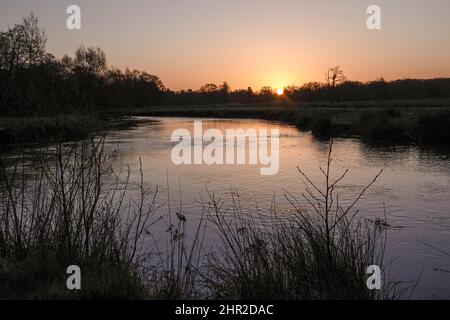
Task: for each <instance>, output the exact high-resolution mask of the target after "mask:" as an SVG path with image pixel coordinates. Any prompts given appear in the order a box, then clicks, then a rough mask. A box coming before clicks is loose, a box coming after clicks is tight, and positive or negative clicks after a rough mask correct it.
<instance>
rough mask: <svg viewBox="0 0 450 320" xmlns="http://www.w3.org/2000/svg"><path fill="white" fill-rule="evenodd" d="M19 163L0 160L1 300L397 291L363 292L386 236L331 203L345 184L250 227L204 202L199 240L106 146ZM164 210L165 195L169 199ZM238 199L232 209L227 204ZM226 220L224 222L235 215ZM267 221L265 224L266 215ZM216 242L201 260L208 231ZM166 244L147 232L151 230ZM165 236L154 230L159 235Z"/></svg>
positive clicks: (238, 214)
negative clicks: (77, 279) (69, 284)
mask: <svg viewBox="0 0 450 320" xmlns="http://www.w3.org/2000/svg"><path fill="white" fill-rule="evenodd" d="M44 151H45V152H43V153H41V154H39V156H38V157H37V159H36V160H34V161H31V162H28V163H27V164H25V163H24V162H23V161H19V162H18V163H17V162H15V161H14V160H11V159H10V160H8V159H3V160H2V166H1V172H0V174H1V177H2V179H1V180H0V181H2V182H1V185H0V201H1V202H0V270H1V272H0V287H1V288H2V290H1V291H0V298H2V299H49V298H54V299H92V298H108V299H114V298H121V299H193V298H216V299H223V298H229V299H266V298H273V299H381V298H386V299H390V298H398V297H401V296H402V293H403V292H402V291H401V290H400V291H399V289H400V286H399V285H398V284H395V283H394V282H392V281H390V280H389V279H386V275H384V278H385V283H384V285H383V290H381V291H370V290H368V289H367V287H366V280H367V274H366V273H365V271H366V268H367V266H369V265H372V264H377V265H380V266H383V261H382V258H383V253H384V252H383V243H384V237H383V234H384V232H385V231H384V230H383V228H382V227H381V226H380V224H376V223H372V222H370V221H365V222H363V221H359V220H357V219H355V212H354V210H353V209H354V207H355V205H356V204H357V202H358V200H359V199H360V198H361V196H362V195H363V194H364V193H365V191H366V190H367V188H369V187H370V185H371V184H372V183H373V182H374V181H375V180H376V178H377V177H375V178H374V180H373V181H372V183H370V184H368V185H367V187H366V188H364V189H363V190H362V191H361V193H360V194H359V195H357V196H356V198H355V202H354V203H353V204H351V205H350V206H349V207H346V208H344V207H342V206H341V205H340V204H339V203H338V201H337V198H335V196H334V195H333V191H335V189H336V186H337V185H338V184H339V182H340V181H341V180H342V179H343V178H344V176H345V175H346V174H347V172H345V173H344V174H343V175H342V176H341V177H340V178H338V179H337V180H336V181H334V182H332V180H331V173H330V169H331V147H330V158H329V161H328V163H327V168H326V169H325V170H326V171H323V173H324V178H325V179H326V181H327V183H326V184H325V187H324V189H320V188H319V187H317V185H316V184H315V183H313V182H312V181H310V180H309V179H308V178H307V176H306V175H305V174H304V173H303V172H301V171H300V172H301V174H302V175H303V178H304V179H307V180H306V181H307V182H308V185H307V188H306V192H305V193H304V194H303V198H302V199H297V198H295V197H293V196H292V195H290V194H287V195H286V197H287V199H288V200H289V201H290V202H291V204H292V207H293V208H294V209H295V212H296V214H295V215H293V216H289V215H287V214H286V215H284V216H283V215H280V213H278V214H277V215H272V216H271V218H270V219H269V220H267V218H264V219H262V218H251V216H249V215H246V214H245V213H244V212H243V211H242V209H241V206H240V204H238V203H237V202H235V201H234V205H232V206H231V207H226V206H225V205H224V202H222V201H221V200H218V199H216V198H215V196H214V195H213V194H210V200H209V202H208V203H206V204H205V207H204V210H203V214H201V213H199V215H200V216H201V217H202V218H201V219H200V222H199V223H198V226H197V227H196V229H195V230H194V231H192V232H191V231H189V230H190V229H189V228H187V227H186V226H187V224H186V223H187V222H186V217H185V216H184V215H183V211H182V208H181V206H180V207H177V206H172V208H175V207H177V209H176V210H175V212H174V213H173V212H171V210H170V209H169V212H168V213H165V214H162V215H161V214H159V213H157V211H158V208H159V205H158V201H159V196H158V189H157V188H149V187H148V185H147V184H146V183H145V180H144V177H143V175H142V172H141V173H140V181H139V182H138V183H137V184H132V183H130V180H129V177H130V174H131V172H130V171H129V170H125V171H124V172H122V173H121V174H115V173H114V171H112V169H111V162H112V161H113V160H114V158H113V155H108V154H106V153H105V151H104V148H103V143H102V141H97V142H94V141H91V142H86V141H81V142H79V143H76V144H74V145H63V144H58V145H56V147H54V148H53V149H46V150H44ZM168 199H169V200H168V201H169V203H170V201H171V200H170V195H168ZM234 200H235V199H234ZM169 208H170V206H169ZM230 213H231V215H230ZM262 216H267V215H261V217H262ZM208 221H209V222H210V223H211V222H212V223H213V224H214V225H215V226H216V229H217V231H218V233H219V236H220V237H221V239H222V241H221V242H220V243H219V244H218V245H217V248H215V250H214V251H213V252H205V249H204V246H203V239H204V233H205V230H206V229H205V225H206V223H207V222H208ZM161 225H162V226H163V228H164V230H167V231H166V232H167V237H161V236H160V235H157V234H154V233H153V231H154V230H155V229H156V228H157V227H158V226H161ZM160 229H161V228H160ZM73 264H75V265H79V266H80V267H81V270H82V290H80V291H69V290H68V289H67V288H66V277H67V275H66V268H67V266H69V265H73Z"/></svg>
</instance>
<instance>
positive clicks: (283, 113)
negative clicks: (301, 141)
mask: <svg viewBox="0 0 450 320" xmlns="http://www.w3.org/2000/svg"><path fill="white" fill-rule="evenodd" d="M107 114H109V115H114V116H155V117H156V116H157V117H161V116H164V117H201V118H228V119H229V118H241V119H242V118H247V119H263V120H271V121H281V122H284V123H288V124H292V125H295V126H296V127H297V128H299V129H301V130H305V131H311V132H312V133H313V134H314V135H315V136H318V137H324V138H330V137H360V138H362V139H364V140H366V141H369V142H377V143H378V142H387V143H392V142H405V143H417V144H420V145H422V144H425V143H426V144H435V143H436V144H440V143H445V142H447V141H448V139H450V100H446V99H443V100H437V99H436V100H414V101H413V100H401V101H396V100H393V101H366V102H336V103H327V102H324V103H310V104H290V103H283V104H271V105H262V104H261V105H203V106H161V107H141V108H130V109H110V110H108V111H107Z"/></svg>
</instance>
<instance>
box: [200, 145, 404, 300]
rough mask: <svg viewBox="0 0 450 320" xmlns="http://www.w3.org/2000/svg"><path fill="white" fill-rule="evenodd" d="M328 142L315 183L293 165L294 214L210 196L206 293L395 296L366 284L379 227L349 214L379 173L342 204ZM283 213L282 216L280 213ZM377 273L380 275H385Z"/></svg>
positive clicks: (392, 289) (380, 251)
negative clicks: (254, 210)
mask: <svg viewBox="0 0 450 320" xmlns="http://www.w3.org/2000/svg"><path fill="white" fill-rule="evenodd" d="M331 164H332V143H330V149H329V154H328V161H327V164H326V168H325V169H321V171H322V173H323V177H324V182H325V183H324V187H323V188H319V187H318V186H317V184H316V183H315V182H313V181H311V180H310V179H309V178H308V176H307V175H306V174H305V173H303V171H301V169H299V172H300V174H301V175H302V177H303V179H304V181H305V183H306V191H305V193H303V194H302V199H298V198H296V197H295V196H293V195H292V194H290V193H287V194H286V198H287V199H288V201H289V202H290V203H291V205H292V206H293V208H294V209H295V215H294V216H292V217H288V218H287V219H282V218H281V216H279V215H274V216H272V217H271V219H270V220H267V219H268V218H267V216H266V217H263V216H260V218H254V217H253V218H252V217H249V216H243V215H242V210H241V208H240V204H239V201H233V203H234V205H233V206H232V208H226V207H224V203H223V202H222V201H220V200H218V199H216V198H215V196H214V195H210V202H209V205H208V214H209V217H210V219H211V220H212V221H213V222H214V223H215V225H216V226H217V229H218V232H219V235H220V237H221V239H222V243H221V246H220V247H219V253H218V254H215V255H213V256H212V257H211V259H210V261H209V274H208V277H207V284H208V288H209V289H210V294H211V295H212V297H214V298H218V299H222V298H226V299H377V298H394V297H396V295H397V294H399V291H397V290H396V289H397V287H396V285H395V283H393V282H390V281H389V279H386V278H385V279H384V284H383V288H382V290H369V288H368V287H367V285H366V281H367V279H368V277H369V275H368V274H367V273H366V272H367V268H368V267H369V266H371V265H378V266H380V267H381V268H383V255H384V238H383V233H384V230H383V228H381V227H380V226H379V225H377V224H375V223H372V222H370V221H367V220H366V221H361V220H358V219H356V218H355V217H356V213H357V210H355V209H354V208H355V205H356V204H357V202H358V201H359V200H360V199H361V197H362V196H363V195H364V194H365V193H366V191H367V190H368V189H369V188H370V186H372V185H373V183H375V181H376V180H377V178H378V177H379V175H380V174H381V172H380V173H379V174H377V175H376V176H375V177H374V179H373V180H372V181H371V182H370V183H369V184H368V185H367V186H365V187H363V188H362V190H361V192H360V193H359V194H357V195H356V197H355V199H354V201H353V202H352V203H350V204H349V205H348V206H344V205H343V204H341V203H340V201H339V196H338V195H336V194H335V191H336V188H337V187H338V184H339V183H340V182H341V181H342V179H344V177H345V176H346V174H347V171H345V172H344V173H343V174H342V175H341V176H340V177H339V178H337V179H336V180H332V178H331V172H330V171H331ZM285 218H286V217H285ZM383 276H386V274H384V275H383Z"/></svg>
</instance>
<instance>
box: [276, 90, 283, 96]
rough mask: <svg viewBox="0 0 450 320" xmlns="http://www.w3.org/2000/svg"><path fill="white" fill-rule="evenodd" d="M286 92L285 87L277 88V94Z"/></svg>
mask: <svg viewBox="0 0 450 320" xmlns="http://www.w3.org/2000/svg"><path fill="white" fill-rule="evenodd" d="M283 93H284V89H283V88H279V89H277V95H279V96H281V95H283Z"/></svg>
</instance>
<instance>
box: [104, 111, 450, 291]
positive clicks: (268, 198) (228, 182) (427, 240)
mask: <svg viewBox="0 0 450 320" xmlns="http://www.w3.org/2000/svg"><path fill="white" fill-rule="evenodd" d="M142 119H143V120H152V121H149V122H143V123H141V124H140V125H139V126H137V127H135V128H133V129H129V130H118V131H113V132H110V133H109V135H108V136H107V140H106V144H107V147H108V148H109V149H114V150H116V151H117V161H116V162H115V166H117V168H123V167H124V166H126V165H129V166H130V167H131V169H132V170H133V176H132V179H137V178H138V174H137V172H138V169H139V158H141V159H142V164H143V172H144V176H145V180H146V181H147V182H149V183H151V184H152V185H158V186H159V188H160V192H161V194H162V195H164V194H167V192H166V190H167V186H168V185H169V186H170V190H171V195H172V197H173V198H174V201H175V202H178V203H180V199H182V208H183V211H184V214H185V215H186V216H187V217H188V220H189V221H191V222H195V221H198V219H199V217H200V216H201V213H202V202H204V201H205V199H207V198H208V197H207V192H206V189H208V190H209V191H210V192H213V193H215V194H216V195H218V196H220V197H222V198H223V199H229V194H230V192H232V191H235V192H238V193H239V195H240V199H241V202H242V206H243V208H244V210H246V211H248V212H249V213H252V212H255V210H256V207H258V208H259V209H260V210H261V211H264V210H265V211H266V212H267V211H269V208H270V206H271V204H272V202H273V199H275V202H276V207H277V211H283V212H288V213H289V212H290V211H291V210H292V209H291V208H290V206H289V204H288V203H287V201H286V200H285V198H284V193H285V192H284V191H289V192H291V193H293V194H301V192H302V191H304V184H303V182H302V179H301V177H300V174H299V173H298V172H297V169H296V168H297V166H300V167H301V168H302V170H303V171H304V172H305V173H307V174H308V175H309V176H310V177H311V179H312V180H313V181H316V182H318V183H319V184H320V183H321V182H322V181H323V177H322V176H321V173H320V171H319V166H320V165H322V166H323V165H324V164H325V160H326V157H327V151H328V143H327V142H326V141H319V140H317V139H315V138H314V137H313V136H312V135H311V134H309V133H304V132H300V131H299V130H297V129H296V128H294V127H292V126H289V125H285V124H279V123H273V122H266V121H260V120H214V119H203V128H204V130H206V129H208V128H217V129H220V130H222V132H225V130H226V129H233V128H236V129H237V128H241V129H244V130H246V129H249V128H253V129H261V128H266V129H271V128H276V129H279V130H280V169H279V172H278V174H276V175H274V176H262V175H260V166H259V165H256V166H255V165H213V166H208V165H181V166H176V165H174V164H172V161H171V151H172V148H173V146H174V145H175V144H176V143H172V142H171V140H170V138H171V134H172V132H173V131H174V130H176V129H179V128H184V129H188V130H190V131H191V132H192V133H193V121H194V120H195V119H189V118H142ZM334 159H335V160H334V165H333V171H334V172H335V175H338V174H339V173H342V172H343V171H344V170H345V169H349V170H350V171H349V174H348V177H347V179H346V180H344V181H343V183H342V186H341V188H340V189H339V194H340V201H342V202H345V201H347V202H348V201H350V200H351V199H352V196H353V195H355V194H356V193H358V192H359V191H360V190H361V188H362V187H363V185H365V184H367V183H368V182H370V181H371V180H372V178H373V177H374V176H375V175H376V174H377V173H378V172H379V170H381V169H383V170H384V172H383V174H382V175H381V177H380V178H379V180H378V181H377V182H376V183H375V185H374V186H373V187H372V188H371V189H370V190H369V192H368V193H367V195H366V196H365V197H364V198H363V199H362V200H361V202H360V203H359V205H358V208H359V209H360V217H362V218H370V219H375V218H384V212H383V203H385V205H386V209H387V218H388V223H389V225H390V228H389V231H388V245H387V246H388V247H387V253H386V258H385V262H389V261H391V260H394V261H393V263H392V267H391V274H392V275H393V276H395V278H396V279H398V280H412V281H415V280H417V279H418V277H419V276H420V274H421V272H422V270H423V273H422V276H421V278H420V281H419V285H418V287H417V289H416V291H415V296H416V297H419V298H432V297H442V298H450V273H445V272H439V271H437V270H436V269H447V270H448V269H450V258H449V257H446V256H445V255H444V254H442V253H440V252H439V251H437V250H433V249H430V247H429V246H427V245H426V244H428V245H431V246H434V247H436V248H439V249H440V250H443V251H445V252H448V253H450V192H449V187H450V160H448V159H447V158H446V157H445V156H443V155H441V154H439V153H436V152H426V151H421V150H419V149H417V148H415V147H411V146H391V147H371V146H368V145H367V144H365V143H363V142H361V141H360V140H358V139H337V140H336V141H335V146H334ZM167 181H168V182H167ZM179 190H181V196H180V192H179ZM166 204H167V203H166ZM162 205H163V206H164V204H162ZM160 232H162V233H163V232H164V230H160ZM216 239H217V237H216V234H215V232H214V230H213V228H212V227H210V228H209V229H208V233H207V235H206V244H207V245H211V246H213V245H214V242H215V240H216Z"/></svg>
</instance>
